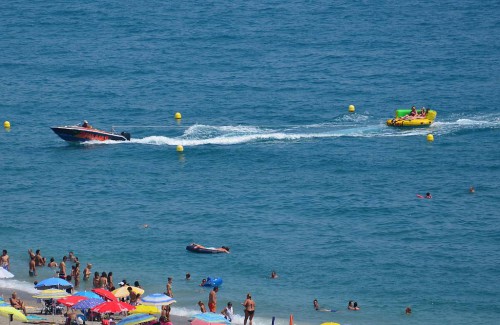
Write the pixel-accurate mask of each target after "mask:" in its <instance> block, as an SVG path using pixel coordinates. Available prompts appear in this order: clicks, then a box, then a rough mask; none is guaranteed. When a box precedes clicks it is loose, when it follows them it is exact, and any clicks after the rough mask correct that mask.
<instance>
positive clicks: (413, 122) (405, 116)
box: [386, 109, 437, 127]
mask: <svg viewBox="0 0 500 325" xmlns="http://www.w3.org/2000/svg"><path fill="white" fill-rule="evenodd" d="M410 112H411V109H398V110H396V116H395V117H394V118H393V119H389V120H387V122H386V124H387V126H413V127H415V126H429V125H431V124H432V123H433V122H434V120H435V119H436V115H437V112H436V111H434V110H429V111H427V113H426V114H425V116H417V117H411V118H410V117H409V114H410Z"/></svg>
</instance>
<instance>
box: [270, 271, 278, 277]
mask: <svg viewBox="0 0 500 325" xmlns="http://www.w3.org/2000/svg"><path fill="white" fill-rule="evenodd" d="M277 277H278V274H276V272H275V271H272V272H271V279H276V278H277Z"/></svg>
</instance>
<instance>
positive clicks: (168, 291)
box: [166, 278, 174, 298]
mask: <svg viewBox="0 0 500 325" xmlns="http://www.w3.org/2000/svg"><path fill="white" fill-rule="evenodd" d="M166 294H167V296H169V297H170V298H173V297H174V293H173V292H172V278H168V281H167V292H166Z"/></svg>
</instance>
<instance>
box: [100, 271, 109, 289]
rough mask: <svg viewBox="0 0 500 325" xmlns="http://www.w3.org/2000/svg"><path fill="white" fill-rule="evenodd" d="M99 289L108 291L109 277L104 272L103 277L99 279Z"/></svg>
mask: <svg viewBox="0 0 500 325" xmlns="http://www.w3.org/2000/svg"><path fill="white" fill-rule="evenodd" d="M99 288H103V289H106V290H107V289H108V275H107V274H106V272H102V274H101V277H100V278H99Z"/></svg>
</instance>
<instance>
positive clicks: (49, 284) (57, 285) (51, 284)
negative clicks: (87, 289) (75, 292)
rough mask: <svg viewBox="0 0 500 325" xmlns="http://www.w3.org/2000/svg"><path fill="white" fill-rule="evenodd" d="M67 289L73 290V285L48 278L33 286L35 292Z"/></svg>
mask: <svg viewBox="0 0 500 325" xmlns="http://www.w3.org/2000/svg"><path fill="white" fill-rule="evenodd" d="M68 288H73V285H72V284H71V283H69V282H68V281H66V280H63V279H60V278H48V279H45V280H42V281H40V282H38V284H37V285H36V286H35V289H37V290H45V289H68Z"/></svg>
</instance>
